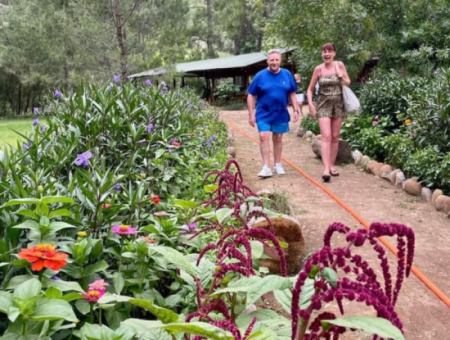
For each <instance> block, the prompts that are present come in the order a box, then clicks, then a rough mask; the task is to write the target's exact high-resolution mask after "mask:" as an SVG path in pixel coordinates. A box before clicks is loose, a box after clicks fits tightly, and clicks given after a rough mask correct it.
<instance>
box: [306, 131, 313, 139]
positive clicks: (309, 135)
mask: <svg viewBox="0 0 450 340" xmlns="http://www.w3.org/2000/svg"><path fill="white" fill-rule="evenodd" d="M313 136H314V133H313V132H312V131H309V130H308V131H306V132H305V138H312V137H313Z"/></svg>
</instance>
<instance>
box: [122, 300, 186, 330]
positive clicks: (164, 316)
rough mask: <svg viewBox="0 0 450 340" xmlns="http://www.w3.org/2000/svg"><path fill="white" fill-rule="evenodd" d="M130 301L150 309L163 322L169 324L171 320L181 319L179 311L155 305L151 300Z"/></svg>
mask: <svg viewBox="0 0 450 340" xmlns="http://www.w3.org/2000/svg"><path fill="white" fill-rule="evenodd" d="M128 302H129V303H131V304H132V305H135V306H139V307H141V308H144V309H146V310H148V311H149V312H151V313H152V314H153V315H155V316H156V317H157V318H158V319H159V320H161V321H162V322H163V323H166V324H167V323H171V322H176V321H178V319H179V315H178V314H177V313H175V312H173V311H171V310H170V309H166V308H161V307H158V306H155V305H154V304H153V303H152V302H151V301H147V300H140V299H130V300H129V301H128Z"/></svg>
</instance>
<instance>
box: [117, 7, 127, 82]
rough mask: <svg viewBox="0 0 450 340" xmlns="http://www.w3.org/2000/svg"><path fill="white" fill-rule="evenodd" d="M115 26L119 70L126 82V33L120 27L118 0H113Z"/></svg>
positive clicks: (120, 18)
mask: <svg viewBox="0 0 450 340" xmlns="http://www.w3.org/2000/svg"><path fill="white" fill-rule="evenodd" d="M114 17H115V24H116V32H117V33H116V34H117V43H118V44H119V48H120V69H121V72H122V79H123V80H124V81H127V80H128V62H127V59H128V54H127V48H126V32H125V27H123V26H122V13H121V12H120V0H115V12H114Z"/></svg>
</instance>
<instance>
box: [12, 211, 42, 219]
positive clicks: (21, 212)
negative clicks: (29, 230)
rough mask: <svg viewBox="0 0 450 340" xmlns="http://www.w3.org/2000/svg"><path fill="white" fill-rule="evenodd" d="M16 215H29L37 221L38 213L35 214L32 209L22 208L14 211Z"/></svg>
mask: <svg viewBox="0 0 450 340" xmlns="http://www.w3.org/2000/svg"><path fill="white" fill-rule="evenodd" d="M16 214H17V215H22V216H26V217H30V218H32V219H34V220H36V221H39V215H38V214H36V213H35V212H34V211H31V210H28V209H22V210H19V211H17V212H16Z"/></svg>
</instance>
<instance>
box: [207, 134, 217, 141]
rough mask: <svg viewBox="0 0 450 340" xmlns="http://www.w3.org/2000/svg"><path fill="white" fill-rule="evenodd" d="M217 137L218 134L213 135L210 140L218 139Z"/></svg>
mask: <svg viewBox="0 0 450 340" xmlns="http://www.w3.org/2000/svg"><path fill="white" fill-rule="evenodd" d="M216 139H217V136H216V135H212V136H211V137H210V138H209V140H216Z"/></svg>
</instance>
